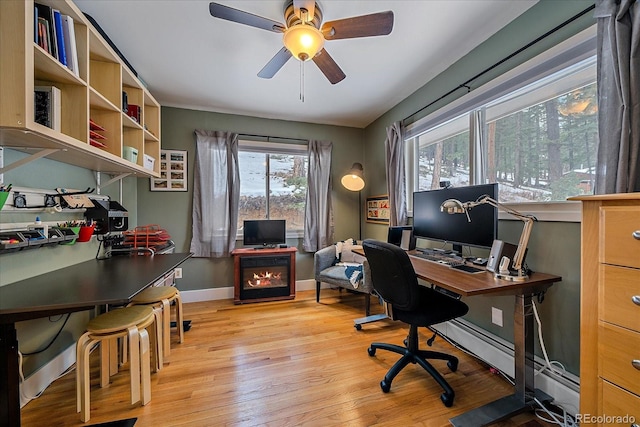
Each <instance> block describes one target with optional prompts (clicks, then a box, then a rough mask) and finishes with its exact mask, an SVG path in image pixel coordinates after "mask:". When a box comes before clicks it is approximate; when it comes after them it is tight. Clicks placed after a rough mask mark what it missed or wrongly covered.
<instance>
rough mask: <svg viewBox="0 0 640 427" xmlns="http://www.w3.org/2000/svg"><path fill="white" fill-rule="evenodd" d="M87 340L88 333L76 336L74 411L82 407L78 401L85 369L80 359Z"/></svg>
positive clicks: (80, 397)
mask: <svg viewBox="0 0 640 427" xmlns="http://www.w3.org/2000/svg"><path fill="white" fill-rule="evenodd" d="M88 341H89V334H88V333H84V334H82V336H81V337H80V338H78V343H77V344H76V412H80V410H81V409H82V408H81V406H80V401H81V399H82V392H83V390H84V387H85V382H84V371H85V370H86V367H85V366H84V364H83V363H82V360H83V351H84V347H85V345H86V343H87V342H88Z"/></svg>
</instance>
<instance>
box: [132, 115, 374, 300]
mask: <svg viewBox="0 0 640 427" xmlns="http://www.w3.org/2000/svg"><path fill="white" fill-rule="evenodd" d="M196 129H203V130H220V131H232V132H237V133H239V134H245V135H265V136H270V137H280V138H290V139H304V140H309V139H318V140H326V141H332V142H333V152H332V163H333V164H332V180H333V191H332V193H331V194H332V203H333V209H334V218H335V238H336V239H338V240H340V239H345V238H348V237H357V231H358V216H357V215H354V214H353V211H354V210H356V209H357V205H358V195H357V193H353V192H350V191H347V190H345V189H344V188H343V187H342V185H340V178H341V176H342V174H344V173H345V172H346V171H347V170H349V168H350V167H351V165H352V163H353V162H356V161H357V162H363V161H364V145H363V136H362V135H363V130H362V129H358V128H349V127H339V126H327V125H319V124H312V123H300V122H290V121H285V120H270V119H261V118H256V117H248V116H240V115H233V114H221V113H213V112H205V111H196V110H186V109H180V108H172V107H162V147H163V148H164V149H171V150H187V151H188V155H187V157H188V176H189V179H188V181H189V191H188V192H152V191H150V190H149V180H143V179H141V180H138V222H139V224H159V225H160V226H161V227H163V228H166V229H167V231H168V232H169V234H170V235H171V237H172V239H173V240H174V242H175V243H176V250H177V251H184V252H188V251H189V245H190V242H191V206H192V197H193V193H192V190H193V188H192V186H193V165H194V158H195V157H194V156H195V135H194V130H196ZM238 243H239V244H241V242H238ZM287 243H288V244H289V245H290V246H295V247H297V248H298V253H297V256H296V278H297V279H298V280H302V279H311V278H313V255H312V254H308V253H305V252H304V250H303V249H302V239H296V240H289V241H288V242H287ZM183 275H184V276H183V277H184V279H183V280H181V281H180V289H181V290H198V289H210V288H222V287H230V286H233V260H232V258H221V259H215V258H193V259H191V260H189V261H187V263H186V264H185V268H184V271H183Z"/></svg>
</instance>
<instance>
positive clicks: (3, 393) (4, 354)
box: [0, 323, 20, 427]
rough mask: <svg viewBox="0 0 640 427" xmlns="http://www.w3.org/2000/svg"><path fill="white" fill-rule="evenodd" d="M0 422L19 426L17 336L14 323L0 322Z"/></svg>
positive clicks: (4, 424)
mask: <svg viewBox="0 0 640 427" xmlns="http://www.w3.org/2000/svg"><path fill="white" fill-rule="evenodd" d="M0 423H2V425H3V426H10V427H19V426H20V378H19V377H18V338H17V335H16V327H15V324H14V323H0Z"/></svg>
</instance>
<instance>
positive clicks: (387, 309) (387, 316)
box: [353, 297, 391, 331]
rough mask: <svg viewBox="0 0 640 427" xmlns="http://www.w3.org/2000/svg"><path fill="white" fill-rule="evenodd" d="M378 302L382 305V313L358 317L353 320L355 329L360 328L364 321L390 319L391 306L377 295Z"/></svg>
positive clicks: (371, 321)
mask: <svg viewBox="0 0 640 427" xmlns="http://www.w3.org/2000/svg"><path fill="white" fill-rule="evenodd" d="M378 300H379V301H380V304H381V305H382V306H383V307H384V313H381V314H372V315H370V316H365V317H360V318H358V319H355V320H354V321H353V327H354V328H356V331H359V330H360V329H362V325H364V324H366V323H373V322H377V321H378V320H385V319H391V312H390V309H391V306H390V305H389V304H387V303H386V302H385V301H384V300H383V299H382V298H380V297H378Z"/></svg>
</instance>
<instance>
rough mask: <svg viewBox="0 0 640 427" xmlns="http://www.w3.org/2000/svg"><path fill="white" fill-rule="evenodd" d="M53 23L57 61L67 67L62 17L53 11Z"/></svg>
mask: <svg viewBox="0 0 640 427" xmlns="http://www.w3.org/2000/svg"><path fill="white" fill-rule="evenodd" d="M53 21H54V25H55V26H56V46H57V48H58V61H60V62H61V63H62V64H63V65H65V66H66V65H67V54H66V50H65V46H64V31H63V30H62V15H61V14H60V11H59V10H55V9H54V10H53Z"/></svg>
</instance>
